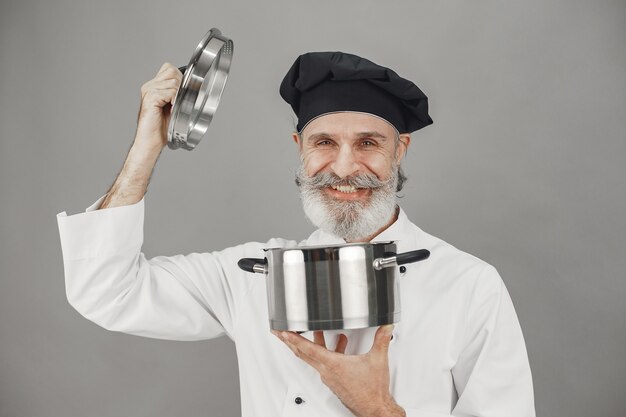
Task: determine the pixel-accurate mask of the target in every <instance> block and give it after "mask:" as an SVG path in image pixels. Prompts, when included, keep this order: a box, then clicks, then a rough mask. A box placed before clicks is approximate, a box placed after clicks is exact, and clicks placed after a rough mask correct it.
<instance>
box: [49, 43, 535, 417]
mask: <svg viewBox="0 0 626 417" xmlns="http://www.w3.org/2000/svg"><path fill="white" fill-rule="evenodd" d="M180 81H181V74H180V72H179V71H178V70H177V69H176V68H175V67H173V66H172V65H170V64H164V65H163V66H162V68H161V69H160V70H159V72H158V74H157V75H156V77H155V78H154V79H152V80H151V81H149V82H147V83H146V84H144V85H143V87H142V89H141V92H142V102H141V110H140V112H139V119H138V126H137V133H136V137H135V140H134V143H133V146H132V147H131V149H130V151H129V154H128V157H127V159H126V162H125V164H124V167H123V169H122V171H121V173H120V174H119V176H118V178H117V179H116V181H115V183H114V184H113V186H112V187H111V189H110V190H109V192H108V193H107V194H106V195H105V196H103V197H102V198H101V199H99V200H98V201H97V202H96V203H95V204H93V205H92V206H91V207H89V208H88V209H87V210H86V212H85V213H81V214H77V215H73V216H67V215H66V213H65V212H63V213H59V214H58V215H57V217H58V224H59V230H60V235H61V244H62V249H63V256H64V263H65V277H66V287H67V296H68V300H69V302H70V303H71V304H72V306H74V308H76V309H77V310H78V311H79V312H80V313H81V314H83V315H84V316H85V317H87V318H88V319H90V320H92V321H94V322H95V323H97V324H99V325H100V326H102V327H104V328H106V329H109V330H113V331H121V332H125V333H131V334H136V335H141V336H147V337H155V338H163V339H176V340H201V339H209V338H214V337H218V336H221V335H224V334H226V335H227V336H228V337H230V338H231V339H232V340H233V341H234V342H235V344H236V346H237V357H238V361H239V371H240V384H241V401H242V414H243V416H263V417H265V416H281V415H282V416H347V415H356V416H405V415H406V416H416V417H437V416H439V417H441V416H450V415H453V416H480V417H505V416H506V417H515V416H519V417H531V416H534V415H535V412H534V404H533V389H532V378H531V372H530V367H529V364H528V359H527V354H526V348H525V345H524V340H523V336H522V332H521V329H520V326H519V323H518V320H517V317H516V314H515V311H514V309H513V304H512V302H511V299H510V298H509V295H508V292H507V290H506V288H505V286H504V284H503V282H502V280H501V278H500V276H499V275H498V273H497V272H496V270H495V269H494V267H492V266H491V265H489V264H487V263H485V262H484V261H482V260H480V259H477V258H475V257H473V256H471V255H469V254H467V253H464V252H462V251H460V250H458V249H456V248H454V247H453V246H451V245H450V244H448V243H446V242H444V241H442V240H440V239H438V238H436V237H433V236H431V235H429V234H428V233H426V232H424V231H422V230H421V229H420V228H418V227H417V226H416V225H414V224H413V223H412V222H411V221H410V220H409V219H408V217H407V215H406V214H405V213H404V211H403V210H402V209H401V208H399V207H398V205H397V202H396V196H395V194H396V191H397V190H400V189H401V187H402V183H403V181H404V179H405V178H404V175H403V174H402V171H401V169H400V162H401V161H402V159H403V158H404V156H405V154H406V151H407V148H408V147H409V145H410V142H411V135H410V134H411V133H412V132H414V131H416V130H418V129H420V128H422V127H424V126H427V125H429V124H431V123H432V120H431V118H430V116H429V115H428V105H427V98H426V96H425V95H424V94H423V93H422V91H421V90H420V89H419V88H418V87H417V86H416V85H415V84H413V83H412V82H410V81H408V80H406V79H404V78H401V77H399V76H398V75H397V74H396V73H395V72H393V71H392V70H390V69H388V68H384V67H381V66H379V65H377V64H374V63H373V62H371V61H368V60H366V59H363V58H360V57H358V56H355V55H351V54H345V53H340V52H332V53H330V52H324V53H308V54H304V55H302V56H300V57H298V59H297V60H296V62H295V63H294V64H293V66H292V67H291V69H290V70H289V72H288V73H287V75H286V76H285V79H284V80H283V83H282V84H281V88H280V92H281V95H282V97H283V98H284V99H285V100H286V101H287V102H288V103H289V104H290V105H291V106H292V108H293V110H294V111H295V113H296V115H297V116H298V125H297V132H295V133H294V134H293V140H294V141H295V143H296V145H297V146H298V149H299V152H300V157H301V166H300V168H299V170H298V172H297V176H296V183H297V184H298V186H299V189H300V193H301V198H302V202H303V206H304V211H305V213H306V216H307V217H308V218H309V219H310V220H311V222H312V223H314V224H315V225H316V226H318V227H319V229H318V230H316V231H315V232H313V234H312V235H311V236H309V237H308V238H307V239H306V240H304V241H302V242H300V243H297V242H295V241H290V240H285V239H271V240H269V241H268V242H266V243H256V242H250V243H245V244H243V245H240V246H236V247H232V248H228V249H225V250H222V251H217V252H212V253H192V254H189V255H186V256H182V255H179V256H172V257H155V258H152V259H146V257H145V256H144V254H143V253H142V252H141V246H142V242H143V241H142V239H143V214H144V199H143V197H144V194H145V192H146V189H147V185H148V180H149V178H150V175H151V173H152V170H153V168H154V165H155V163H156V161H157V159H158V157H159V154H160V152H161V150H162V149H163V147H164V146H165V144H166V143H167V140H166V126H167V121H168V117H169V113H168V112H169V107H170V106H169V104H170V103H171V102H172V100H173V98H174V97H175V94H176V91H177V89H178V87H179V84H180ZM392 240H393V241H397V245H398V251H399V252H406V251H410V250H415V249H421V248H426V249H428V250H429V251H430V252H431V256H430V258H429V259H428V260H427V261H426V262H422V263H418V264H411V265H407V266H406V267H403V268H402V269H401V270H400V272H399V275H400V277H399V280H400V281H399V286H400V297H401V305H402V308H403V311H402V320H401V321H400V322H399V323H397V324H396V326H395V328H394V326H391V325H387V326H381V327H379V328H368V329H358V330H343V331H333V332H330V331H328V332H307V333H304V334H302V335H299V334H296V333H291V332H274V334H272V333H270V330H269V328H268V324H267V323H268V316H267V314H268V313H267V304H266V303H267V301H266V288H265V283H264V282H263V280H258V279H250V277H249V276H248V275H247V273H245V272H243V271H241V270H240V269H239V268H238V267H237V261H238V260H239V259H241V258H244V257H263V248H267V247H288V246H294V245H298V244H299V245H306V246H310V245H329V244H338V243H345V242H368V241H392ZM291 352H293V353H295V355H294V354H291Z"/></svg>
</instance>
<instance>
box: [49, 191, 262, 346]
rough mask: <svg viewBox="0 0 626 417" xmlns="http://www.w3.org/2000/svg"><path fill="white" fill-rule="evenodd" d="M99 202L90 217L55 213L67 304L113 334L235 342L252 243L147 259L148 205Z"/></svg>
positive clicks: (252, 248)
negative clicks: (243, 258)
mask: <svg viewBox="0 0 626 417" xmlns="http://www.w3.org/2000/svg"><path fill="white" fill-rule="evenodd" d="M101 200H102V198H101V199H99V200H98V201H97V202H96V203H94V204H93V205H92V206H91V207H89V208H88V209H87V210H86V212H85V213H80V214H76V215H72V216H67V214H66V213H65V212H62V213H59V214H57V222H58V226H59V234H60V238H61V248H62V251H63V263H64V272H65V285H66V294H67V299H68V301H69V303H70V304H71V305H72V306H73V307H74V308H75V309H76V310H77V311H78V312H79V313H80V314H82V315H83V316H85V317H86V318H88V319H89V320H91V321H93V322H94V323H96V324H98V325H100V326H102V327H104V328H105V329H108V330H112V331H119V332H124V333H129V334H134V335H139V336H146V337H153V338H159V339H170V340H201V339H210V338H214V337H218V336H221V335H223V334H227V335H228V336H229V337H231V338H232V337H233V332H234V320H235V319H234V317H236V312H237V311H236V310H237V306H236V302H235V300H234V297H235V294H236V293H238V292H244V291H246V288H245V282H246V280H240V279H238V278H240V275H239V274H238V273H237V271H236V270H235V269H236V265H237V259H239V256H240V255H244V254H245V253H246V251H251V252H252V253H254V250H255V249H256V248H255V247H254V244H252V243H251V244H246V245H247V247H246V245H241V246H239V247H235V248H229V249H226V250H224V251H220V252H213V253H192V254H189V255H186V256H183V255H178V256H171V257H164V256H159V257H155V258H152V259H146V257H145V255H144V254H143V253H142V252H141V247H142V243H143V223H144V200H143V199H142V200H141V201H139V202H138V203H136V204H132V205H128V206H122V207H114V208H106V209H102V210H95V208H97V207H99V205H100V202H101ZM233 266H234V267H233ZM231 272H232V273H231Z"/></svg>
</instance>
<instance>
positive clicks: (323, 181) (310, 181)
mask: <svg viewBox="0 0 626 417" xmlns="http://www.w3.org/2000/svg"><path fill="white" fill-rule="evenodd" d="M394 182H395V178H394V177H393V176H391V177H390V178H389V179H387V180H380V179H378V177H377V176H376V175H374V174H367V173H364V174H358V175H351V176H349V177H345V178H341V177H339V176H338V175H336V174H334V173H332V172H320V173H318V174H315V175H312V176H310V177H309V176H307V175H306V174H305V173H304V170H303V169H302V168H300V169H299V170H298V172H296V185H297V186H298V187H306V188H309V189H319V188H326V187H333V186H334V187H336V186H338V185H349V186H352V187H355V188H372V189H375V188H382V187H386V186H389V185H391V184H392V183H394Z"/></svg>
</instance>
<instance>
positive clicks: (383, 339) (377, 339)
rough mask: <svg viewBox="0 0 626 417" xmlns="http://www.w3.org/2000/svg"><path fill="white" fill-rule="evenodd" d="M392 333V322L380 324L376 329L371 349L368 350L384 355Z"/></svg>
mask: <svg viewBox="0 0 626 417" xmlns="http://www.w3.org/2000/svg"><path fill="white" fill-rule="evenodd" d="M392 333H393V324H387V325H385V326H380V327H379V328H378V330H376V335H375V336H374V344H373V345H372V349H371V350H370V352H376V353H384V354H385V355H386V354H387V352H388V350H389V343H390V342H391V335H392Z"/></svg>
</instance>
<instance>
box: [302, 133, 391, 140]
mask: <svg viewBox="0 0 626 417" xmlns="http://www.w3.org/2000/svg"><path fill="white" fill-rule="evenodd" d="M334 137H335V136H334V135H331V134H329V133H325V132H320V133H313V134H312V135H311V136H309V137H308V138H307V142H314V141H316V140H318V139H323V138H330V139H333V138H334ZM355 137H356V139H362V138H376V139H383V140H387V136H385V135H383V134H382V133H380V132H377V131H375V130H374V131H371V132H359V133H357V134H356V135H355Z"/></svg>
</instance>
